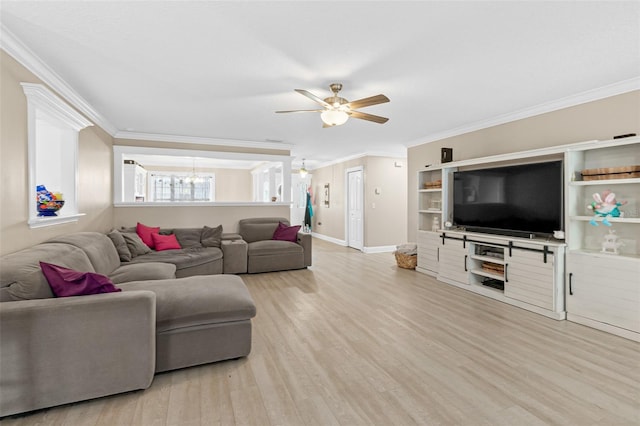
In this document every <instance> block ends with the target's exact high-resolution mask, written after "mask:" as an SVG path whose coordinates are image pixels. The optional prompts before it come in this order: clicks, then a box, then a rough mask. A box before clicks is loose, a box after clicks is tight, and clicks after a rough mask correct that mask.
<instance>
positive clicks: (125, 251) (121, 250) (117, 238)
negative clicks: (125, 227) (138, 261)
mask: <svg viewBox="0 0 640 426" xmlns="http://www.w3.org/2000/svg"><path fill="white" fill-rule="evenodd" d="M107 237H109V239H111V242H112V243H113V245H114V246H115V248H116V251H117V252H118V256H120V261H121V262H129V261H131V250H129V247H128V246H127V242H126V241H125V239H124V237H123V236H122V234H121V233H120V231H118V230H117V229H114V230H112V231H111V232H109V233H108V234H107Z"/></svg>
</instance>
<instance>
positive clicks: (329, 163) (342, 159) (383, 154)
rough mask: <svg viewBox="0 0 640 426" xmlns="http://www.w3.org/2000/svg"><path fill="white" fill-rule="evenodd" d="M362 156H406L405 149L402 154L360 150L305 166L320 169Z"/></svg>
mask: <svg viewBox="0 0 640 426" xmlns="http://www.w3.org/2000/svg"><path fill="white" fill-rule="evenodd" d="M363 157H389V158H402V159H406V158H407V151H406V150H405V152H404V153H403V154H399V153H398V152H385V151H366V152H361V153H359V154H354V155H349V156H347V157H342V158H338V159H335V160H331V161H327V162H325V163H320V164H318V165H316V166H312V167H307V169H308V170H310V171H311V170H317V169H321V168H323V167H329V166H333V165H335V164H340V163H345V162H347V161H351V160H356V159H358V158H363ZM307 161H308V159H307Z"/></svg>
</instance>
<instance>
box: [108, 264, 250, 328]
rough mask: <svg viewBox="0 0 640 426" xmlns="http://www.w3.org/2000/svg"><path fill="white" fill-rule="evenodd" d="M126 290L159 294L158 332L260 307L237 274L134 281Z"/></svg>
mask: <svg viewBox="0 0 640 426" xmlns="http://www.w3.org/2000/svg"><path fill="white" fill-rule="evenodd" d="M120 287H121V288H122V290H124V291H125V292H127V291H136V290H149V291H152V292H154V293H155V294H156V332H157V333H162V332H166V331H169V330H176V329H181V328H185V327H197V326H200V325H207V324H217V323H225V322H231V321H242V320H246V319H250V318H253V317H254V316H255V314H256V307H255V305H254V303H253V299H252V298H251V294H250V293H249V291H248V290H247V287H246V286H245V285H244V282H243V281H242V279H241V278H240V277H238V276H237V275H202V276H194V277H187V278H178V279H175V280H160V281H134V282H129V283H125V284H122V285H121V286H120Z"/></svg>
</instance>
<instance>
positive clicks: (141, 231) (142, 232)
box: [136, 222, 160, 248]
mask: <svg viewBox="0 0 640 426" xmlns="http://www.w3.org/2000/svg"><path fill="white" fill-rule="evenodd" d="M158 232H160V227H159V226H156V227H153V226H147V225H143V224H142V223H140V222H138V224H137V225H136V233H137V234H138V236H139V237H140V239H141V240H142V242H143V243H145V244H146V245H147V246H149V248H155V243H154V242H153V238H151V235H152V234H157V233H158Z"/></svg>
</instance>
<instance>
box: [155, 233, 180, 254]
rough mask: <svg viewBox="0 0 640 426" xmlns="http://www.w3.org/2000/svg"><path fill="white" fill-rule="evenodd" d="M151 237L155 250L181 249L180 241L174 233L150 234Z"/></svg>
mask: <svg viewBox="0 0 640 426" xmlns="http://www.w3.org/2000/svg"><path fill="white" fill-rule="evenodd" d="M151 239H153V245H154V246H155V248H156V251H163V250H176V249H181V248H182V247H180V243H179V242H178V239H177V238H176V236H175V235H173V234H170V235H160V234H151Z"/></svg>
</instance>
